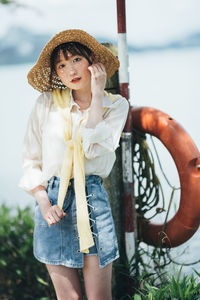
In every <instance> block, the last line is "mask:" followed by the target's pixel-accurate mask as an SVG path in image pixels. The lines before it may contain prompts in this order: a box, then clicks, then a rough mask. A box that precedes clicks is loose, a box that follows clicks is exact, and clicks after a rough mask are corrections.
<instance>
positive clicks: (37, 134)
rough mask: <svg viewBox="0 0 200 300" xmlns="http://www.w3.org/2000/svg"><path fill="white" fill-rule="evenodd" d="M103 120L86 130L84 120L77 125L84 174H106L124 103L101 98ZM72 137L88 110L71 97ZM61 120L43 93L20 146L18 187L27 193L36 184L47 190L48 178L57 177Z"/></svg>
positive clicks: (123, 116) (125, 107)
mask: <svg viewBox="0 0 200 300" xmlns="http://www.w3.org/2000/svg"><path fill="white" fill-rule="evenodd" d="M103 107H104V108H106V109H105V111H104V113H103V121H102V122H100V123H99V124H97V126H96V127H95V128H86V127H85V123H86V121H83V122H82V125H81V131H80V132H81V137H82V143H83V151H84V154H85V175H90V174H94V175H99V176H100V177H102V178H105V177H107V176H108V175H109V173H110V171H111V169H112V167H113V165H114V162H115V158H116V157H115V150H116V148H117V147H118V146H119V140H120V136H121V132H122V130H123V128H124V125H125V122H126V118H127V114H128V108H129V105H128V102H127V100H126V99H125V98H122V97H119V99H118V100H116V101H115V102H113V103H112V102H111V101H110V99H109V98H108V97H107V96H104V100H103ZM70 109H71V114H72V138H73V136H74V133H75V130H76V128H77V126H78V125H79V123H80V120H81V119H83V118H84V116H86V114H87V113H88V111H89V109H90V108H88V109H86V110H84V111H83V112H81V111H80V107H79V105H78V104H77V103H75V102H74V100H73V97H72V96H71V108H70ZM65 126H66V123H65V120H64V118H62V117H61V114H60V113H59V112H58V111H57V109H56V107H55V105H54V103H53V99H52V95H51V93H50V92H45V93H43V94H41V95H40V96H39V98H38V99H37V101H36V104H35V107H34V109H33V111H32V113H31V115H30V118H29V122H28V127H27V131H26V134H25V138H24V146H23V170H24V175H23V177H22V178H21V180H20V183H19V186H20V187H21V188H22V189H24V190H25V191H27V192H29V193H31V190H32V189H34V188H35V187H37V186H38V185H43V186H44V187H47V184H48V180H49V179H50V178H51V177H52V176H58V177H60V172H61V166H62V161H63V158H64V152H65V141H64V128H65Z"/></svg>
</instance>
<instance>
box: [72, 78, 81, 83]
mask: <svg viewBox="0 0 200 300" xmlns="http://www.w3.org/2000/svg"><path fill="white" fill-rule="evenodd" d="M80 80H81V78H80V77H75V78H73V79H72V81H71V82H73V83H77V82H79V81H80Z"/></svg>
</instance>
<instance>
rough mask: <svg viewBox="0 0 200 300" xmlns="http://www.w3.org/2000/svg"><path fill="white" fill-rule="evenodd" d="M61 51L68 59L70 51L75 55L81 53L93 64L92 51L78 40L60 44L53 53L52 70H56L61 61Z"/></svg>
mask: <svg viewBox="0 0 200 300" xmlns="http://www.w3.org/2000/svg"><path fill="white" fill-rule="evenodd" d="M61 51H62V53H63V55H64V57H65V59H66V60H67V59H68V53H71V54H72V55H73V56H74V55H80V56H83V57H85V58H86V59H87V61H88V62H89V64H90V65H91V64H92V61H91V55H92V51H91V50H90V49H89V48H88V47H86V46H84V45H83V44H81V43H78V42H70V43H63V44H61V45H58V46H57V47H56V48H55V49H54V50H53V52H52V54H51V71H55V66H56V64H57V63H58V62H59V59H60V52H61Z"/></svg>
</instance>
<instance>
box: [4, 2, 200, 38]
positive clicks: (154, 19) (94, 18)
mask: <svg viewBox="0 0 200 300" xmlns="http://www.w3.org/2000/svg"><path fill="white" fill-rule="evenodd" d="M16 1H17V0H16ZM20 3H24V4H26V5H27V8H18V9H15V10H14V9H12V8H8V7H6V6H2V5H1V6H0V35H3V34H4V33H5V31H6V29H7V28H8V27H9V26H11V25H14V26H16V25H22V26H25V27H28V28H32V29H33V30H36V31H39V32H48V33H52V34H54V33H57V32H59V31H61V30H64V29H69V28H81V29H83V30H86V31H88V32H89V33H90V34H93V35H96V36H104V37H107V38H108V39H109V38H111V37H112V39H113V38H114V39H117V17H116V0H73V1H71V0H39V1H38V0H21V1H20ZM126 8H127V36H128V42H130V43H139V44H143V43H144V44H146V43H149V42H150V43H152V42H153V43H161V42H166V41H168V40H172V39H177V38H181V37H182V36H185V35H187V34H190V33H193V32H196V31H199V32H200V0H126Z"/></svg>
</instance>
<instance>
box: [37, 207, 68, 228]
mask: <svg viewBox="0 0 200 300" xmlns="http://www.w3.org/2000/svg"><path fill="white" fill-rule="evenodd" d="M41 212H42V215H43V218H44V219H45V221H46V222H47V223H48V224H49V225H50V226H51V225H54V224H56V223H58V222H60V220H61V219H62V217H64V216H66V213H65V212H64V211H63V210H60V208H59V207H58V206H57V205H53V206H50V207H48V208H47V209H44V210H43V211H42V210H41Z"/></svg>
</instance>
